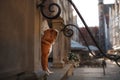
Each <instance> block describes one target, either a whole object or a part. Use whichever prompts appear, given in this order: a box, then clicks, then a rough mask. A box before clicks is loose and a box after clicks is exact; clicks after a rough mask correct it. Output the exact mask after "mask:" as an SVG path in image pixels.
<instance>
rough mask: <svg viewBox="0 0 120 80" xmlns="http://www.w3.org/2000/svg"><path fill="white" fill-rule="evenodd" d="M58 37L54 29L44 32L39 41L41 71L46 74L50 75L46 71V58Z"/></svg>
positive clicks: (48, 71)
mask: <svg viewBox="0 0 120 80" xmlns="http://www.w3.org/2000/svg"><path fill="white" fill-rule="evenodd" d="M57 36H58V31H57V30H55V29H47V30H45V31H44V35H43V36H42V39H41V51H42V55H41V65H42V69H43V71H46V72H47V73H48V74H50V73H52V72H51V71H50V70H49V69H48V57H49V54H50V52H51V49H52V45H53V43H54V42H55V40H56V38H57Z"/></svg>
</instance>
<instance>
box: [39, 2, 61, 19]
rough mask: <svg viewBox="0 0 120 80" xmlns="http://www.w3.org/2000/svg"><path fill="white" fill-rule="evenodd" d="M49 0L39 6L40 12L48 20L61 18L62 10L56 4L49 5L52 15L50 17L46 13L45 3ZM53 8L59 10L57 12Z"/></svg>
mask: <svg viewBox="0 0 120 80" xmlns="http://www.w3.org/2000/svg"><path fill="white" fill-rule="evenodd" d="M46 1H47V0H43V1H42V3H40V4H39V5H37V8H40V11H41V14H42V15H43V16H44V17H45V18H47V19H56V18H57V17H59V16H60V14H61V8H60V6H59V5H58V4H56V3H50V4H49V5H48V11H49V12H48V13H50V15H48V13H46V12H45V11H44V10H45V7H46V6H45V2H46ZM53 7H55V8H56V9H57V11H56V10H54V9H53ZM54 12H55V14H54V15H52V14H53V13H54Z"/></svg>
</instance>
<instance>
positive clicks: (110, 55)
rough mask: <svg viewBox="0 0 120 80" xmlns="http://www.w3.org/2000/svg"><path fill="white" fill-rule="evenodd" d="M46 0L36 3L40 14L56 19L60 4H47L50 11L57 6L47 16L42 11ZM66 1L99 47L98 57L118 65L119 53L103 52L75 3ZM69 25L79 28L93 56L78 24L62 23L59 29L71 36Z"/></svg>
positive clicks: (58, 14)
mask: <svg viewBox="0 0 120 80" xmlns="http://www.w3.org/2000/svg"><path fill="white" fill-rule="evenodd" d="M46 1H47V0H42V2H41V3H40V4H39V5H37V8H39V9H40V11H41V14H42V15H43V16H44V17H45V18H47V19H56V18H57V17H59V16H60V13H61V8H60V6H59V5H58V4H57V3H51V4H50V5H49V7H48V10H49V12H50V13H54V12H55V10H54V9H52V8H53V6H54V7H56V8H57V12H56V14H54V15H51V16H49V15H47V14H46V13H45V12H44V9H45V6H46V5H45V2H46ZM68 2H69V3H70V4H71V5H72V6H73V8H74V9H75V11H76V13H77V14H78V16H79V18H80V19H81V21H82V23H83V24H84V26H85V28H86V30H87V32H88V33H89V36H90V37H91V39H92V40H93V42H94V43H95V45H96V47H97V48H98V49H99V51H100V54H101V56H100V57H105V58H108V59H110V60H112V61H115V62H116V64H117V65H118V66H119V67H120V63H119V60H120V56H119V55H113V54H107V53H105V52H104V51H103V50H102V49H101V48H100V47H99V45H98V43H97V41H96V40H95V38H94V36H93V34H92V33H91V31H90V29H89V27H88V25H87V24H86V22H85V20H84V18H83V17H82V15H81V14H80V12H79V10H78V9H77V7H76V5H75V4H74V3H73V1H72V0H68ZM69 26H72V27H75V28H76V29H78V30H79V33H80V34H81V37H82V38H83V40H84V41H85V44H86V46H87V48H88V50H89V51H90V53H91V54H92V55H93V56H95V55H94V54H93V53H92V51H91V49H90V48H89V45H88V43H87V41H86V39H85V38H84V36H83V34H82V32H81V31H80V29H79V27H78V26H76V25H74V24H67V25H64V27H63V28H62V30H61V31H63V33H64V35H65V36H67V37H71V36H72V35H73V33H74V31H73V30H72V29H70V28H68V27H69Z"/></svg>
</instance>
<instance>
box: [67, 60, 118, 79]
mask: <svg viewBox="0 0 120 80" xmlns="http://www.w3.org/2000/svg"><path fill="white" fill-rule="evenodd" d="M105 71H106V75H104V74H103V69H102V68H88V67H85V68H76V69H75V70H74V74H73V76H71V77H69V78H68V80H120V68H119V67H118V66H117V65H116V64H113V63H112V62H107V68H106V69H105Z"/></svg>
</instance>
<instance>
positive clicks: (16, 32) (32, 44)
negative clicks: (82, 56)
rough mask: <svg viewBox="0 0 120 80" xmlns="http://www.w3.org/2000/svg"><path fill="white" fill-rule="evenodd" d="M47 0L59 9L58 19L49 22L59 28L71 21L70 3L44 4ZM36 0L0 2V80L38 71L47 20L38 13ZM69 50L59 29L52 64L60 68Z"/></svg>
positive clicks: (66, 41)
mask: <svg viewBox="0 0 120 80" xmlns="http://www.w3.org/2000/svg"><path fill="white" fill-rule="evenodd" d="M51 2H56V3H58V4H59V5H60V7H61V10H62V13H61V15H60V16H59V18H57V19H54V20H52V21H51V22H52V25H53V26H52V27H53V28H55V29H58V30H59V31H60V29H61V28H62V27H63V24H68V23H70V22H72V21H71V20H72V11H71V6H70V4H69V3H68V2H67V1H63V0H50V2H49V1H48V2H47V3H46V4H49V3H51ZM39 3H41V0H1V1H0V80H16V79H17V78H18V76H20V75H23V74H24V73H27V72H29V73H31V74H32V73H37V72H39V71H41V36H42V33H43V32H44V30H46V29H47V28H48V27H49V24H48V23H49V21H50V20H48V19H47V18H44V17H43V16H42V14H41V12H40V10H39V8H37V5H38V4H39ZM45 10H46V9H45ZM46 12H47V11H46ZM49 15H54V14H49ZM69 51H70V40H69V38H66V37H65V36H64V35H63V33H62V32H61V33H59V38H58V40H57V41H56V44H55V45H54V48H53V66H54V67H64V64H65V61H66V60H67V53H68V52H69ZM33 75H34V74H33ZM33 75H32V76H33ZM34 77H35V76H34ZM31 79H32V78H31Z"/></svg>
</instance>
